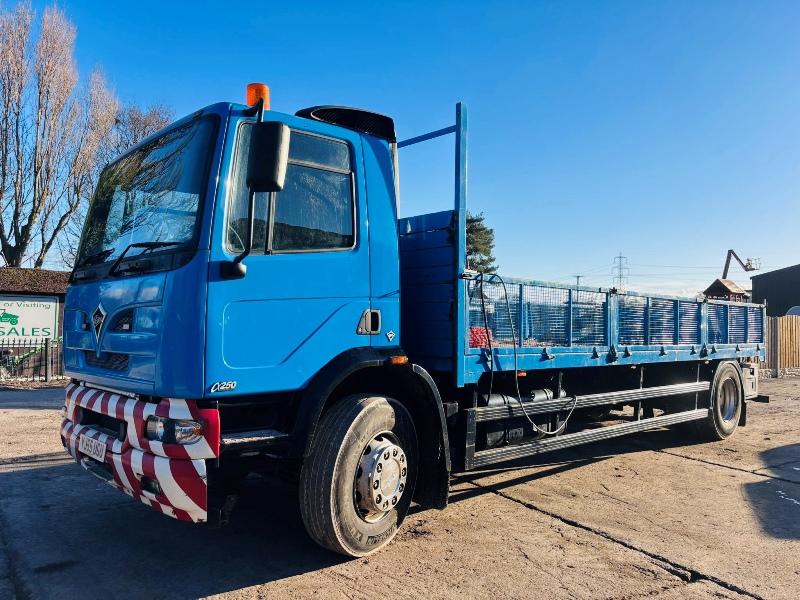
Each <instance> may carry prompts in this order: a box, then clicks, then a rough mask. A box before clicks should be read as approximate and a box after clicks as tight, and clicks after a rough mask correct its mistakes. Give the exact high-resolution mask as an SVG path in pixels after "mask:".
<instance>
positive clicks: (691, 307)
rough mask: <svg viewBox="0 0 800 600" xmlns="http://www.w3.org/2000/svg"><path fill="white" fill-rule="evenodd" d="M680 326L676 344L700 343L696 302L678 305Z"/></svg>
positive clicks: (698, 308)
mask: <svg viewBox="0 0 800 600" xmlns="http://www.w3.org/2000/svg"><path fill="white" fill-rule="evenodd" d="M680 311H681V317H680V320H681V322H680V325H679V328H680V329H679V332H678V342H680V343H681V344H699V343H700V305H699V304H698V303H697V302H684V301H681V303H680Z"/></svg>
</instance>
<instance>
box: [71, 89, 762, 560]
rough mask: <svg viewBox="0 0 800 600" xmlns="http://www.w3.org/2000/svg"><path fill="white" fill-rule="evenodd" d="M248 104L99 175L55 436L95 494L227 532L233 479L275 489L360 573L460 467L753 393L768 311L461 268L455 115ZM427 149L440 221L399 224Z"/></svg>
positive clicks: (728, 412) (712, 423)
mask: <svg viewBox="0 0 800 600" xmlns="http://www.w3.org/2000/svg"><path fill="white" fill-rule="evenodd" d="M253 89H254V90H255V91H254V95H253V96H252V97H250V91H251V90H250V89H249V90H248V95H249V97H248V103H247V105H240V104H230V103H220V104H216V105H212V106H210V107H206V108H205V109H202V110H200V111H198V112H196V113H193V114H192V115H190V116H188V117H186V118H185V119H182V120H180V121H178V122H177V123H176V124H174V125H172V126H170V127H168V128H166V129H165V130H164V131H162V132H159V133H157V134H155V135H154V136H152V137H151V138H149V139H148V140H145V141H144V142H142V144H140V145H139V146H137V147H136V148H134V149H132V150H131V151H129V152H128V153H126V154H125V155H123V156H122V157H120V158H119V159H118V160H117V161H115V162H114V163H112V164H111V165H109V166H108V167H107V168H106V170H105V171H104V173H103V175H102V176H101V183H100V185H98V191H97V193H96V194H95V198H94V199H93V201H92V205H91V207H90V212H89V216H88V218H87V224H86V229H85V231H84V234H83V238H82V242H81V246H80V249H79V257H78V261H77V264H76V267H75V270H74V271H73V274H72V279H71V285H70V287H69V289H68V292H67V299H66V309H65V315H64V357H65V370H66V372H67V373H68V374H69V375H70V376H71V377H72V382H71V383H70V385H69V386H68V388H67V394H66V400H65V419H64V422H63V424H62V428H61V440H62V443H63V445H64V447H65V448H66V450H67V451H68V452H69V453H70V454H71V455H72V456H73V457H74V458H75V460H76V461H77V462H78V463H79V464H81V465H82V466H83V467H84V468H85V469H87V470H88V471H90V472H91V473H93V474H94V475H96V476H97V477H99V478H100V479H103V480H104V481H106V482H108V483H109V484H110V485H112V486H114V487H116V488H118V489H120V490H122V491H124V492H125V493H127V494H129V495H130V496H132V497H134V498H136V499H138V500H139V501H141V502H142V503H144V504H146V505H148V506H150V507H151V508H154V509H156V510H159V511H160V512H163V513H164V514H166V515H168V516H171V517H174V518H176V519H180V520H184V521H191V522H196V523H212V524H224V523H225V522H227V521H228V519H229V518H230V516H231V514H232V511H233V507H234V506H235V503H236V499H237V498H238V495H239V494H240V493H241V487H240V482H241V481H242V480H243V478H244V477H246V476H247V475H248V474H250V473H253V472H255V473H263V474H271V475H279V476H281V477H284V478H287V479H288V480H289V481H290V482H293V483H294V484H296V485H297V488H298V502H299V504H300V512H301V515H302V517H303V521H304V524H305V525H306V529H307V531H308V533H309V534H310V535H311V537H312V538H313V539H314V540H315V541H317V542H318V543H319V544H321V545H322V546H325V547H327V548H329V549H331V550H334V551H336V552H340V553H342V554H346V555H349V556H363V555H366V554H369V553H371V552H374V551H376V550H378V549H379V548H381V547H383V546H384V545H386V544H387V543H388V542H389V541H390V540H391V539H392V537H393V536H394V535H395V533H396V532H397V529H398V527H399V526H400V524H401V523H402V521H403V518H404V517H405V515H406V514H407V511H408V509H409V506H410V505H411V502H412V500H413V501H415V502H417V503H418V504H420V505H421V506H424V507H434V508H444V507H445V506H446V505H447V502H448V495H449V484H450V476H451V474H452V473H454V472H464V471H470V470H473V469H478V468H483V467H486V466H488V465H492V464H498V463H504V462H507V461H511V460H516V459H520V458H524V457H528V456H533V455H537V454H540V453H543V452H550V451H554V450H559V449H563V448H567V447H571V446H576V445H580V444H585V443H590V442H594V441H598V440H602V439H610V438H613V437H618V436H621V435H627V434H629V433H635V432H639V431H644V430H646V429H652V428H658V427H664V426H678V425H680V426H683V425H684V424H686V423H690V422H692V423H693V424H694V426H695V429H696V430H697V431H698V432H699V433H701V434H702V435H704V436H705V437H707V438H710V439H717V440H721V439H724V438H726V437H729V436H730V435H732V434H733V433H734V431H735V430H736V428H737V426H739V425H744V424H745V423H746V418H747V402H748V401H751V400H765V399H766V398H764V397H761V396H759V395H758V362H759V361H760V360H761V359H763V357H764V353H765V349H764V307H763V306H760V305H756V304H750V303H737V302H726V301H722V300H714V299H701V298H676V297H667V296H656V295H653V296H643V295H639V294H635V293H630V292H622V291H620V290H614V289H596V288H587V287H570V286H564V285H559V284H551V283H546V282H539V281H526V280H517V279H511V278H506V277H503V276H502V275H499V274H492V273H478V272H475V271H472V270H470V269H469V265H467V262H466V243H467V240H466V206H467V204H466V195H467V114H466V107H465V106H464V105H462V104H458V105H457V106H456V119H455V123H454V124H453V125H451V126H449V127H445V128H444V129H441V130H438V131H434V132H431V133H428V134H423V135H421V136H417V137H415V138H411V139H409V140H406V141H401V142H398V141H397V138H396V135H395V129H394V122H393V121H392V120H391V119H390V118H388V117H385V116H382V115H378V114H375V113H369V112H366V111H361V110H357V109H349V108H341V107H330V106H328V107H312V108H309V109H303V110H301V111H298V113H297V114H296V115H285V114H280V113H276V112H273V111H270V110H268V105H267V103H266V98H267V97H266V96H265V95H264V94H263V93H262V92H261V91H259V90H261V88H260V87H259V86H255V87H254V88H253ZM443 135H453V136H454V138H455V163H454V171H455V186H454V187H455V190H454V206H453V209H452V210H447V211H442V212H436V213H431V214H424V215H418V216H412V217H408V218H398V213H399V201H400V196H399V163H400V161H399V156H400V154H401V153H402V152H405V150H403V148H406V147H408V146H413V145H414V144H416V143H420V142H424V141H426V140H429V139H433V138H436V137H440V136H443ZM137 202H139V203H138V204H137ZM115 228H116V229H115ZM276 282H280V283H279V284H278V285H276Z"/></svg>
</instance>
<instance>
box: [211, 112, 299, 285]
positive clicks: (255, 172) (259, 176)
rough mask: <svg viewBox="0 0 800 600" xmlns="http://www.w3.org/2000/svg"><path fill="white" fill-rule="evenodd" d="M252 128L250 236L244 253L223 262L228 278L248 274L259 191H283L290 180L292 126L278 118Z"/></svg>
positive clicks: (256, 124)
mask: <svg viewBox="0 0 800 600" xmlns="http://www.w3.org/2000/svg"><path fill="white" fill-rule="evenodd" d="M251 127H252V128H253V129H252V131H251V132H250V153H249V156H248V161H247V179H246V181H247V187H248V188H249V194H248V207H247V238H246V239H245V242H244V249H243V250H242V252H241V254H239V255H238V256H237V257H236V258H234V259H233V260H232V261H231V262H223V263H222V264H221V265H220V269H221V272H222V276H223V277H224V278H226V279H241V278H242V277H244V276H245V275H246V274H247V265H245V264H244V263H243V262H242V261H243V260H244V259H245V258H246V257H247V255H248V254H250V252H251V251H252V249H253V228H254V227H255V211H256V194H258V193H267V194H269V193H272V192H280V191H281V190H282V189H283V184H284V183H286V167H287V165H288V164H289V135H290V132H289V127H288V126H286V125H284V124H283V123H278V122H276V121H259V122H257V123H253V125H252V126H251Z"/></svg>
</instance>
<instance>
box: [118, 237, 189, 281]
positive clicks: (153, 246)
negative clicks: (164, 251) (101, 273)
mask: <svg viewBox="0 0 800 600" xmlns="http://www.w3.org/2000/svg"><path fill="white" fill-rule="evenodd" d="M185 243H186V242H134V243H132V244H128V245H127V246H126V247H125V250H123V251H122V253H121V254H120V255H119V256H118V257H117V260H115V261H114V264H113V265H111V268H110V269H109V270H108V274H109V275H113V274H114V273H115V272H116V271H117V268H118V267H119V263H121V262H122V259H123V258H125V255H126V254H127V253H128V250H130V249H131V248H144V250H143V251H142V252H140V253H139V254H137V256H140V255H141V254H144V253H145V252H149V251H151V250H155V249H156V248H165V247H167V246H183V245H184V244H185Z"/></svg>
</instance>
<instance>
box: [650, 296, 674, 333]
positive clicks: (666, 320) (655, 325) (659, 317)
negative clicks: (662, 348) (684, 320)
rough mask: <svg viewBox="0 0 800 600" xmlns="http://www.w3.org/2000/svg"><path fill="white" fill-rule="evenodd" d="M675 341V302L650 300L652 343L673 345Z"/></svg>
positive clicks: (657, 299)
mask: <svg viewBox="0 0 800 600" xmlns="http://www.w3.org/2000/svg"><path fill="white" fill-rule="evenodd" d="M674 340H675V302H674V300H664V299H659V298H653V299H652V300H650V343H651V344H672V343H673V341H674Z"/></svg>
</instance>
